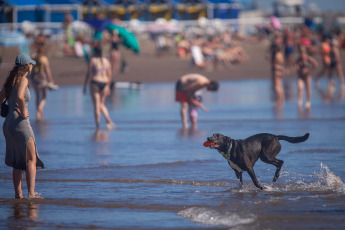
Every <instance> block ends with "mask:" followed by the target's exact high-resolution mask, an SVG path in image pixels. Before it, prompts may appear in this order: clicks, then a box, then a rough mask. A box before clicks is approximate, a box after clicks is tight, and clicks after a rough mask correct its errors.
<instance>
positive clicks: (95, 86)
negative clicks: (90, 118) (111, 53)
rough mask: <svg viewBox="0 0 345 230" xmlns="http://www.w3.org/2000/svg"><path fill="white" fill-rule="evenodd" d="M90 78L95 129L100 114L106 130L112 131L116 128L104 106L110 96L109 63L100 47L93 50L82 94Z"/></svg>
mask: <svg viewBox="0 0 345 230" xmlns="http://www.w3.org/2000/svg"><path fill="white" fill-rule="evenodd" d="M90 75H91V77H90ZM90 78H91V81H90V94H91V98H92V102H93V105H94V114H95V122H96V128H97V129H98V128H99V123H100V119H101V113H102V114H103V115H104V117H105V119H106V121H107V126H106V127H107V129H114V128H115V127H116V126H115V124H114V123H113V122H112V121H111V119H110V117H109V112H108V109H107V107H106V106H105V99H106V98H107V97H108V96H109V95H110V84H111V65H110V61H109V60H108V59H107V58H106V57H103V55H102V49H101V47H100V46H96V47H95V48H94V55H93V57H92V58H91V60H90V64H89V67H88V71H87V74H86V77H85V82H84V89H83V91H84V94H85V93H86V85H87V84H88V82H89V79H90Z"/></svg>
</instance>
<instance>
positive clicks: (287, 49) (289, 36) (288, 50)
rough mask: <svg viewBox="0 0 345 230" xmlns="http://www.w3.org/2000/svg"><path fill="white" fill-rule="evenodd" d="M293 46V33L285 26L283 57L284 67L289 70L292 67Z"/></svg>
mask: <svg viewBox="0 0 345 230" xmlns="http://www.w3.org/2000/svg"><path fill="white" fill-rule="evenodd" d="M294 46H295V35H294V33H293V32H292V31H291V30H290V29H289V27H286V28H285V30H284V59H285V61H286V68H288V69H289V70H290V69H292V67H293V53H294Z"/></svg>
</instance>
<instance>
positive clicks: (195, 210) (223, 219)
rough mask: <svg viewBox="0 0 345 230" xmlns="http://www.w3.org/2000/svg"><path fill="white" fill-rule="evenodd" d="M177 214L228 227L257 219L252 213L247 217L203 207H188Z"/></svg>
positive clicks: (195, 220) (208, 223) (201, 222)
mask: <svg viewBox="0 0 345 230" xmlns="http://www.w3.org/2000/svg"><path fill="white" fill-rule="evenodd" d="M177 215H178V216H182V217H184V218H186V219H188V220H190V221H193V222H195V223H199V224H206V225H221V226H227V227H231V226H237V225H243V224H250V223H252V222H254V221H255V219H256V216H255V215H252V214H247V215H246V217H241V216H240V215H238V214H235V213H231V212H228V211H225V212H224V213H223V212H220V211H216V210H213V209H210V208H203V207H192V208H188V209H185V210H182V211H180V212H178V213H177Z"/></svg>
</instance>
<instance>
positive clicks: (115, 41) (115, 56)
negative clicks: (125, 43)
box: [110, 30, 121, 77]
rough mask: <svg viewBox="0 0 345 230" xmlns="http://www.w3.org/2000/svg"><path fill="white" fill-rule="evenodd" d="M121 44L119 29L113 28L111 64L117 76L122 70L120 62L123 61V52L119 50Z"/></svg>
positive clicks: (114, 74) (113, 72) (113, 73)
mask: <svg viewBox="0 0 345 230" xmlns="http://www.w3.org/2000/svg"><path fill="white" fill-rule="evenodd" d="M120 44H121V39H120V38H119V32H118V31H117V30H113V31H112V32H111V52H110V55H111V58H110V60H111V66H112V75H113V77H115V76H116V75H117V74H118V73H119V70H120V63H121V53H120V50H119V48H120V47H119V46H120Z"/></svg>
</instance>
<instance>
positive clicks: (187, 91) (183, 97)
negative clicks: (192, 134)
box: [175, 73, 219, 129]
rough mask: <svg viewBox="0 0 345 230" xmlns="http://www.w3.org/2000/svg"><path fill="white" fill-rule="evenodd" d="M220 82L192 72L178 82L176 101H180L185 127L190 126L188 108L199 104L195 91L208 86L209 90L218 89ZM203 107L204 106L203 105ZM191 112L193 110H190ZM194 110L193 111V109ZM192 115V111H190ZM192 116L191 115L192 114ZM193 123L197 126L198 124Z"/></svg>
mask: <svg viewBox="0 0 345 230" xmlns="http://www.w3.org/2000/svg"><path fill="white" fill-rule="evenodd" d="M218 87H219V84H218V82H217V81H211V80H210V79H208V78H207V77H205V76H203V75H200V74H196V73H192V74H186V75H183V76H182V77H181V78H180V79H179V80H178V81H177V83H176V88H175V101H177V102H180V104H181V107H180V113H181V120H182V126H183V128H184V129H186V128H188V120H187V109H188V107H189V110H191V108H193V105H194V106H195V105H199V107H201V106H200V105H201V104H200V103H197V100H195V92H196V91H198V90H200V89H202V88H206V89H207V90H208V91H217V90H218ZM201 108H202V107H201ZM190 112H191V111H190ZM192 112H193V111H192ZM189 114H190V115H191V113H189ZM190 118H191V116H190ZM192 125H193V126H194V127H195V126H196V124H193V122H192Z"/></svg>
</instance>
